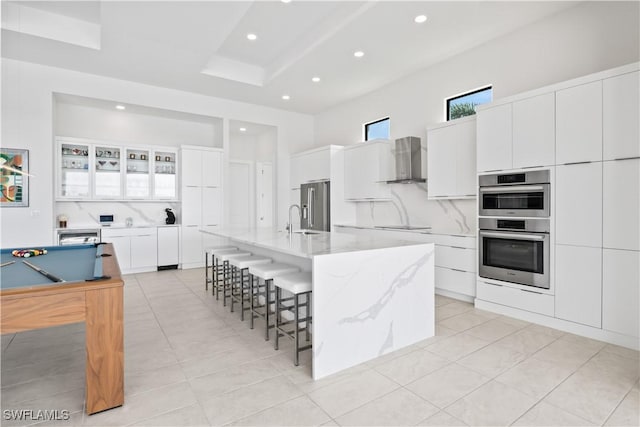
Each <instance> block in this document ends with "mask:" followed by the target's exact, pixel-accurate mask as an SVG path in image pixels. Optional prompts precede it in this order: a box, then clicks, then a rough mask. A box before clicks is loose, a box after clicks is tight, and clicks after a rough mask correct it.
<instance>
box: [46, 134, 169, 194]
mask: <svg viewBox="0 0 640 427" xmlns="http://www.w3.org/2000/svg"><path fill="white" fill-rule="evenodd" d="M177 156H178V151H177V149H175V150H174V149H171V148H168V147H164V148H157V149H154V148H153V147H143V146H140V147H136V148H134V147H127V146H121V145H117V144H110V143H103V142H96V141H89V140H83V139H79V138H57V160H56V161H57V170H58V175H57V176H58V179H57V181H58V182H57V184H56V187H57V196H56V198H57V199H61V200H176V199H177V194H178V193H177V179H176V177H177V172H178V171H177V170H176V164H177V163H176V159H177Z"/></svg>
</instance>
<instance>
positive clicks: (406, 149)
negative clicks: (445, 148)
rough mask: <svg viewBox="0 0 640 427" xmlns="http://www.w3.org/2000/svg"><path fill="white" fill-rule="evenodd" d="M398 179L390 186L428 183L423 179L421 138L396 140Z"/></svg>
mask: <svg viewBox="0 0 640 427" xmlns="http://www.w3.org/2000/svg"><path fill="white" fill-rule="evenodd" d="M395 157H396V179H394V180H391V181H387V183H389V184H410V183H414V182H426V179H424V178H422V156H421V154H420V138H418V137H417V136H406V137H404V138H399V139H396V153H395Z"/></svg>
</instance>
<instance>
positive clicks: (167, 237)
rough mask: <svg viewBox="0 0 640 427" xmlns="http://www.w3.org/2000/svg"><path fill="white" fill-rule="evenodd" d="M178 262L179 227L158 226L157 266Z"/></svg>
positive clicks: (176, 263)
mask: <svg viewBox="0 0 640 427" xmlns="http://www.w3.org/2000/svg"><path fill="white" fill-rule="evenodd" d="M178 264H180V227H179V226H177V225H175V226H167V227H158V266H167V265H178Z"/></svg>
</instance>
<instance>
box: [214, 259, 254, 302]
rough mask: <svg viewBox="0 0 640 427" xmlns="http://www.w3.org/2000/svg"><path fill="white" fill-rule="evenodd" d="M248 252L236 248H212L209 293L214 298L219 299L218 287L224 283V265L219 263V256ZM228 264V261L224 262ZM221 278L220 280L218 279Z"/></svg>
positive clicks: (221, 286)
mask: <svg viewBox="0 0 640 427" xmlns="http://www.w3.org/2000/svg"><path fill="white" fill-rule="evenodd" d="M241 253H244V254H250V252H247V251H239V250H238V248H231V249H225V248H223V249H214V250H213V253H212V254H211V261H212V262H213V264H212V266H211V272H212V275H213V276H212V279H211V281H212V286H211V294H212V295H215V296H216V300H218V299H220V289H221V288H223V285H224V267H225V263H222V264H220V261H221V259H220V257H222V256H223V255H236V254H241ZM226 265H228V263H226ZM221 278H222V279H223V280H222V281H221V280H220V279H221Z"/></svg>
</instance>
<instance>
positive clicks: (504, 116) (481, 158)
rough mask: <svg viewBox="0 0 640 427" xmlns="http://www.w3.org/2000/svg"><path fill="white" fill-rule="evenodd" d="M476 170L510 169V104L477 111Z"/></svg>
mask: <svg viewBox="0 0 640 427" xmlns="http://www.w3.org/2000/svg"><path fill="white" fill-rule="evenodd" d="M477 116H478V119H477V120H478V124H477V132H478V167H477V169H478V172H486V171H495V170H504V169H511V165H512V144H511V141H512V125H511V104H504V105H498V106H496V107H491V108H487V109H483V110H480V111H478V114H477Z"/></svg>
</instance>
